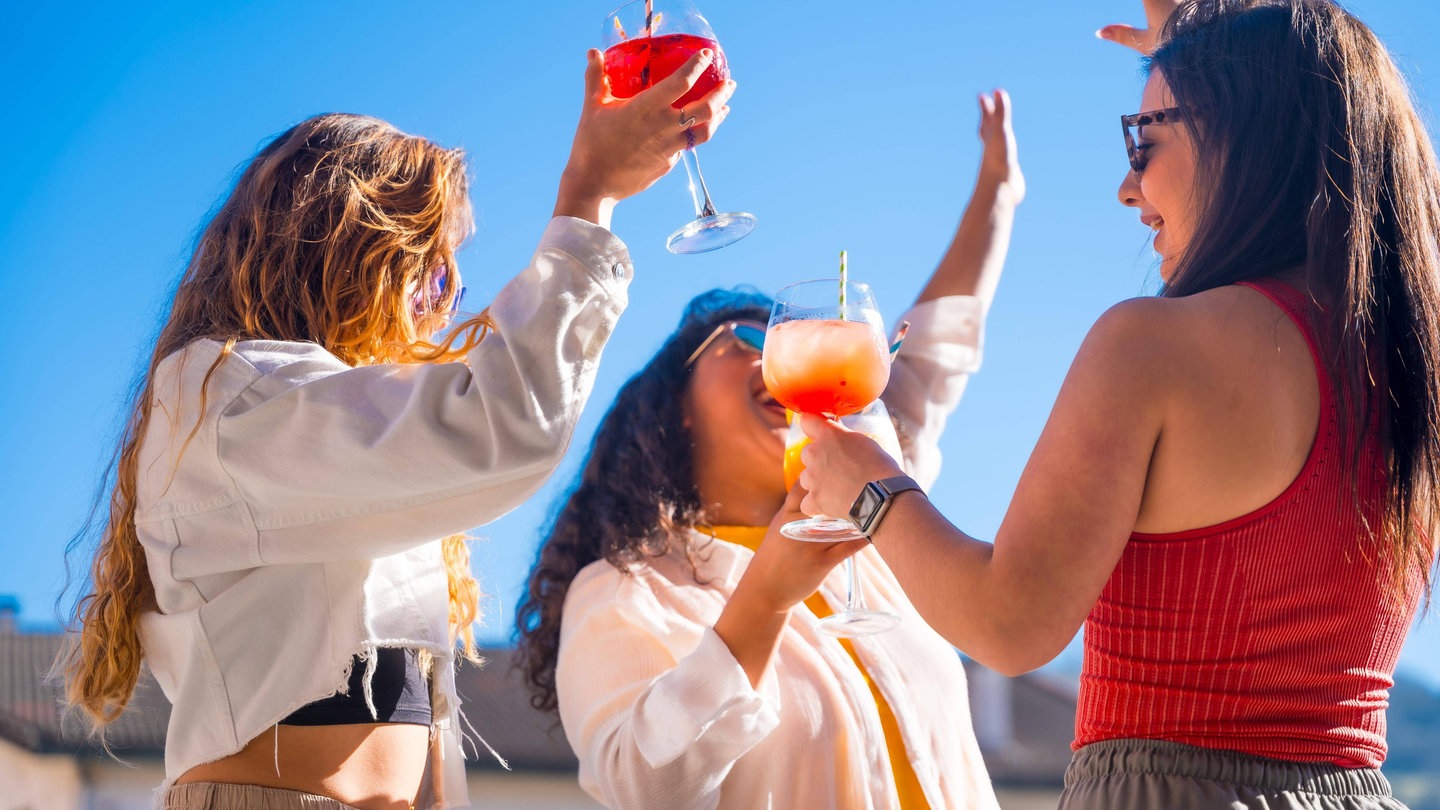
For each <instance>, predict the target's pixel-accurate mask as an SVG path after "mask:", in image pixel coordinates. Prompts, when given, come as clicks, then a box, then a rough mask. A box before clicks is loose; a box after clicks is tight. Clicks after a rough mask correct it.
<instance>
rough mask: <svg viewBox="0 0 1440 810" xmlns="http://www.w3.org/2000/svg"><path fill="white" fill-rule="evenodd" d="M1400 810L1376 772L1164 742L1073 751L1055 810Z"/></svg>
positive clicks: (1117, 743)
mask: <svg viewBox="0 0 1440 810" xmlns="http://www.w3.org/2000/svg"><path fill="white" fill-rule="evenodd" d="M1152 808H1155V809H1156V810H1159V808H1164V810H1211V808H1222V809H1223V810H1232V809H1233V810H1246V809H1247V808H1255V809H1256V810H1260V808H1264V809H1265V810H1301V809H1302V808H1303V810H1405V805H1404V804H1403V803H1401V802H1400V801H1399V800H1397V799H1396V798H1395V797H1394V796H1392V795H1391V794H1390V783H1389V782H1387V781H1386V780H1385V777H1384V776H1382V775H1381V774H1380V771H1378V770H1376V769H1374V768H1341V767H1339V766H1337V765H1329V764H1325V763H1313V762H1287V761H1285V760H1279V759H1268V758H1266V757H1257V756H1252V755H1250V754H1241V753H1237V752H1235V751H1218V750H1214V749H1210V748H1197V747H1195V746H1193V745H1184V744H1181V743H1174V742H1166V741H1164V740H1105V741H1103V742H1098V743H1093V744H1091V745H1087V746H1085V747H1084V748H1081V749H1080V750H1079V751H1076V752H1075V756H1074V757H1073V758H1072V759H1071V761H1070V767H1069V768H1066V769H1065V792H1064V793H1062V794H1061V795H1060V808H1059V810H1151V809H1152Z"/></svg>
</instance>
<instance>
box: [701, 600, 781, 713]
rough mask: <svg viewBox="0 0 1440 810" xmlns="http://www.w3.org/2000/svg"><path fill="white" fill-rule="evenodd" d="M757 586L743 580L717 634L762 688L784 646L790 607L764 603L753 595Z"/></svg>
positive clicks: (752, 681)
mask: <svg viewBox="0 0 1440 810" xmlns="http://www.w3.org/2000/svg"><path fill="white" fill-rule="evenodd" d="M753 590H754V589H753V588H751V587H747V585H746V582H745V580H743V579H742V580H741V581H740V583H739V585H737V586H736V588H735V593H733V594H732V595H731V596H730V599H729V601H727V602H726V603H725V609H724V610H722V611H721V612H720V618H719V619H717V620H716V621H715V635H717V636H719V637H720V640H721V641H723V642H725V646H726V647H728V648H729V649H730V654H731V655H733V656H735V662H736V663H738V664H739V665H740V668H741V669H743V670H745V676H746V677H747V678H749V679H750V685H751V686H753V687H757V688H758V687H759V686H760V681H761V679H762V678H764V676H765V673H766V672H767V671H768V670H769V669H770V662H771V661H772V660H774V658H775V650H776V649H778V648H779V646H780V634H781V632H782V631H784V629H785V623H786V622H787V621H788V620H789V618H790V611H789V610H777V609H775V608H772V607H767V606H765V605H763V604H761V603H760V600H758V599H756V598H752V593H753Z"/></svg>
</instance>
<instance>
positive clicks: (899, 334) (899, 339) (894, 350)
mask: <svg viewBox="0 0 1440 810" xmlns="http://www.w3.org/2000/svg"><path fill="white" fill-rule="evenodd" d="M909 331H910V322H909V321H901V322H900V328H899V329H896V330H895V340H894V341H893V342H892V343H891V344H890V359H891V360H894V359H895V355H897V354H899V353H900V344H901V343H904V342H905V333H906V332H909Z"/></svg>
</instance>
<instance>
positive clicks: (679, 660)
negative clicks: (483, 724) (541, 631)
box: [556, 572, 779, 808]
mask: <svg viewBox="0 0 1440 810" xmlns="http://www.w3.org/2000/svg"><path fill="white" fill-rule="evenodd" d="M618 577H619V574H618V573H616V574H614V575H610V574H609V573H608V572H607V573H605V574H601V575H600V576H598V577H589V578H584V575H583V574H582V579H577V580H576V585H577V586H578V587H575V586H572V590H571V593H570V595H569V597H568V598H567V601H566V605H565V622H564V625H563V627H564V630H563V634H564V637H563V638H562V641H561V645H560V656H559V660H558V662H557V665H556V688H557V692H558V695H559V702H560V718H561V721H562V722H563V724H564V726H565V734H566V736H567V737H568V738H569V740H570V745H571V747H572V748H574V749H575V751H576V754H577V755H578V756H579V758H580V784H581V785H582V786H583V787H584V788H585V789H586V790H587V791H589V792H590V793H591V795H593V796H595V797H596V798H597V799H599V800H600V801H601V802H603V803H605V804H606V805H607V806H609V807H615V808H632V807H685V808H709V807H715V806H716V805H717V804H718V802H719V799H720V786H721V785H722V784H723V783H724V781H725V778H726V776H727V775H728V774H729V773H730V769H731V768H732V767H733V766H734V764H735V762H736V760H738V759H740V757H741V756H743V755H744V754H745V753H746V752H747V751H749V750H750V749H751V748H752V747H754V745H755V744H756V743H758V742H760V741H761V740H762V739H764V738H765V737H766V736H767V735H768V734H770V732H772V731H773V730H774V729H775V727H776V726H777V725H778V724H779V717H778V715H777V713H776V709H777V705H776V704H777V703H778V696H777V694H776V693H775V691H774V687H773V684H767V683H762V684H761V687H762V688H761V690H759V691H757V690H756V689H754V688H752V687H751V685H750V681H749V678H748V677H747V676H746V675H745V671H744V670H743V669H741V667H740V665H739V663H738V662H736V660H735V658H734V656H733V655H731V654H730V650H729V648H728V647H726V646H725V642H723V641H721V640H720V637H719V636H717V635H716V634H715V631H714V630H712V629H710V628H704V629H703V631H702V632H701V633H700V636H699V643H698V645H695V646H694V647H693V649H689V650H677V649H674V648H673V647H672V646H671V645H673V644H675V643H676V638H677V636H680V637H684V638H686V639H688V640H689V641H690V642H692V643H693V641H694V638H695V636H694V634H693V632H692V630H693V629H692V628H689V627H688V625H687V628H685V629H683V630H680V631H679V632H671V631H667V630H666V629H665V624H664V622H665V616H666V611H665V610H664V609H663V608H662V607H661V606H660V605H659V604H658V603H657V602H655V601H654V599H653V598H646V596H644V595H639V596H637V594H636V592H637V591H641V590H643V588H642V587H641V586H640V585H637V584H636V583H634V582H633V581H626V580H622V581H621V582H620V584H619V585H618V587H617V586H616V584H615V582H616V579H617V578H618ZM671 630H674V628H671Z"/></svg>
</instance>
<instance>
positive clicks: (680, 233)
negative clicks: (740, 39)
mask: <svg viewBox="0 0 1440 810" xmlns="http://www.w3.org/2000/svg"><path fill="white" fill-rule="evenodd" d="M600 38H601V42H602V44H603V47H604V49H605V76H606V78H608V79H609V80H610V93H611V95H613V96H615V97H616V98H630V97H631V96H633V95H635V94H636V93H639V92H640V91H641V90H644V89H646V88H648V87H649V86H650V85H652V84H654V83H655V82H658V81H660V80H661V79H663V78H665V77H666V76H669V75H670V74H671V73H674V72H675V71H676V70H678V69H679V68H680V66H681V65H683V64H685V61H686V60H687V59H689V58H690V57H691V56H693V55H694V54H695V53H696V52H698V51H700V50H702V49H704V48H709V49H710V50H711V51H712V52H713V53H714V54H715V58H714V60H713V61H711V62H710V67H708V68H706V69H705V72H704V73H703V74H702V75H701V76H700V80H699V81H697V82H696V83H695V86H694V87H692V88H691V89H690V92H688V93H686V94H685V95H684V96H681V97H680V98H678V99H676V100H675V102H674V105H673V106H674V107H675V109H676V110H679V111H680V112H679V115H681V116H683V115H684V109H685V105H686V104H690V103H692V102H694V101H696V100H698V99H700V98H702V97H704V96H705V94H706V93H709V92H710V91H711V90H713V89H714V88H716V87H717V86H719V85H720V83H721V82H724V81H727V80H729V78H730V66H729V65H728V64H727V63H726V61H725V52H724V51H723V50H721V49H720V42H719V40H717V39H716V38H715V33H714V32H713V31H712V30H711V29H710V23H709V21H707V20H706V19H705V18H704V17H703V16H701V14H700V13H699V12H698V11H696V10H695V8H694V6H692V5H691V4H690V3H689V2H686V0H634V2H631V3H627V4H625V5H623V6H621V7H619V8H617V9H615V10H614V11H612V12H610V13H609V14H608V15H606V17H605V22H604V24H603V27H602V29H601V33H600ZM681 120H682V119H681V118H677V119H676V121H677V123H678V122H680V121H681ZM681 160H682V161H683V162H684V164H685V173H686V174H687V175H689V177H690V198H691V201H692V202H694V204H695V219H694V220H692V221H690V222H688V223H686V224H685V225H684V226H683V227H681V228H680V229H679V230H677V231H675V232H674V233H672V234H670V238H669V239H668V240H667V241H666V242H665V247H666V248H668V249H669V250H670V252H671V253H704V252H706V251H710V250H715V249H717V248H722V247H725V246H726V245H728V244H730V243H732V242H734V241H736V240H738V239H741V238H743V237H744V236H745V235H747V234H749V233H750V231H752V230H754V228H755V216H754V215H753V214H747V213H745V212H744V211H731V212H727V213H717V212H716V210H715V205H714V203H712V202H711V201H710V189H709V187H708V186H707V185H706V183H705V176H704V175H703V174H701V172H700V158H699V157H698V156H697V155H696V154H695V149H694V148H693V146H692V147H691V148H689V149H686V150H685V151H684V152H683V153H682V154H681Z"/></svg>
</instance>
